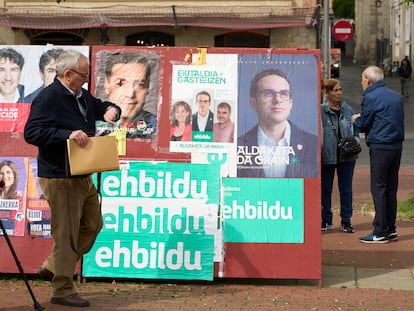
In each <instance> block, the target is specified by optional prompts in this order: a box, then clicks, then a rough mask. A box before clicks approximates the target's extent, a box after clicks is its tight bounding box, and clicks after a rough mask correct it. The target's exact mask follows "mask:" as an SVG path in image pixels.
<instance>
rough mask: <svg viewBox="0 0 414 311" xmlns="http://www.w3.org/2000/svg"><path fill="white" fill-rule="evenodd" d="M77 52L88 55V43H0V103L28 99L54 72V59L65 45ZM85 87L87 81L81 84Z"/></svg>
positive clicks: (21, 101)
mask: <svg viewBox="0 0 414 311" xmlns="http://www.w3.org/2000/svg"><path fill="white" fill-rule="evenodd" d="M69 48H70V49H73V50H77V51H79V52H81V53H82V54H84V55H85V56H87V57H88V58H89V47H88V46H70V47H68V46H59V45H0V59H3V60H4V61H2V62H1V63H0V79H3V77H7V79H8V80H9V83H7V84H2V85H0V103H26V104H30V103H32V101H33V99H34V98H35V97H36V96H37V95H38V94H39V93H40V91H41V90H43V88H45V87H46V86H48V85H49V84H51V83H52V82H53V80H54V78H55V76H56V60H57V58H58V57H59V55H60V53H61V52H62V51H64V50H66V49H69ZM85 87H86V88H87V85H85Z"/></svg>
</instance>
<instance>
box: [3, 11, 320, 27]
mask: <svg viewBox="0 0 414 311" xmlns="http://www.w3.org/2000/svg"><path fill="white" fill-rule="evenodd" d="M314 10H315V8H311V7H305V8H303V7H301V8H292V7H280V6H260V7H255V6H238V7H230V6H229V7H225V6H220V7H219V6H216V7H211V6H210V7H206V6H204V7H201V6H198V7H197V6H192V7H190V6H151V7H148V6H146V7H142V6H134V7H115V8H108V9H73V8H70V9H68V8H45V7H25V8H1V9H0V27H13V28H24V29H43V30H63V29H82V28H102V27H108V28H114V27H143V26H170V27H184V26H192V27H203V28H223V29H233V30H254V29H267V28H286V27H301V26H310V25H311V22H312V21H311V20H312V15H313V14H314Z"/></svg>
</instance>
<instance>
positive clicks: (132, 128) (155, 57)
mask: <svg viewBox="0 0 414 311" xmlns="http://www.w3.org/2000/svg"><path fill="white" fill-rule="evenodd" d="M159 65H160V55H159V54H157V53H155V52H150V51H145V52H144V51H142V50H141V51H136V50H135V51H134V50H133V49H131V48H129V49H126V48H122V49H116V50H114V49H111V50H109V49H108V50H105V49H103V50H100V51H98V52H97V53H96V63H95V72H94V75H95V78H96V79H95V94H96V96H97V97H98V98H100V99H101V100H104V101H110V102H112V103H115V104H117V105H118V106H119V107H120V108H121V110H122V112H121V115H120V119H119V121H117V122H116V123H115V124H114V125H112V124H109V123H106V122H102V121H98V122H97V135H98V136H103V135H107V134H109V133H112V132H114V131H118V130H119V129H121V128H125V129H126V138H127V139H132V138H134V139H135V138H139V139H154V138H155V137H156V133H157V122H158V121H157V118H158V106H159V103H158V101H159V96H158V85H159V79H160V74H159Z"/></svg>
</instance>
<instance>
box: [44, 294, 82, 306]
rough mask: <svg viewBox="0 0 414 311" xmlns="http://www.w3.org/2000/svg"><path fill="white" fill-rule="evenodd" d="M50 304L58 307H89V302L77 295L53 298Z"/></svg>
mask: <svg viewBox="0 0 414 311" xmlns="http://www.w3.org/2000/svg"><path fill="white" fill-rule="evenodd" d="M50 302H51V303H53V304H57V305H64V306H69V307H88V306H89V301H88V300H86V299H84V298H82V297H81V296H79V295H78V294H77V293H75V294H72V295H69V296H66V297H62V298H56V297H52V298H51V299H50Z"/></svg>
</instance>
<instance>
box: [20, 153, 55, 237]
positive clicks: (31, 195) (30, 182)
mask: <svg viewBox="0 0 414 311" xmlns="http://www.w3.org/2000/svg"><path fill="white" fill-rule="evenodd" d="M28 164H29V170H28V176H27V199H26V202H27V203H26V219H27V233H28V235H29V236H35V237H44V238H49V237H51V236H52V235H51V224H50V218H51V210H50V207H49V203H48V202H47V201H46V199H45V198H44V197H43V192H42V189H41V188H40V185H39V181H38V178H37V159H36V158H29V159H28Z"/></svg>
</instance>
